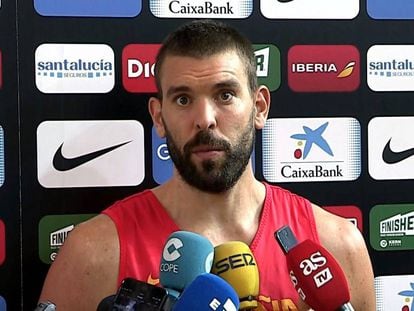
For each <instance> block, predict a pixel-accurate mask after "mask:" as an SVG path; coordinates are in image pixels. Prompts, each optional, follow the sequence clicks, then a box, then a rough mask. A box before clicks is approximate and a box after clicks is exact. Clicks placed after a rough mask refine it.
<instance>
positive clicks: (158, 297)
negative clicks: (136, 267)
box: [97, 278, 171, 311]
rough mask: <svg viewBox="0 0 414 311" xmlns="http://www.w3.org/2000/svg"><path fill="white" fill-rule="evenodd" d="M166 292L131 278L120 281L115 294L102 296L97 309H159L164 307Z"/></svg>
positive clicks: (153, 310) (154, 310) (107, 310)
mask: <svg viewBox="0 0 414 311" xmlns="http://www.w3.org/2000/svg"><path fill="white" fill-rule="evenodd" d="M167 296H168V292H167V290H166V289H164V288H162V287H157V286H155V285H152V284H148V283H146V282H142V281H138V280H136V279H133V278H126V279H124V280H123V281H122V283H121V286H120V287H119V289H118V292H117V293H116V295H110V296H108V297H106V298H104V299H103V300H102V301H101V302H100V303H99V305H98V308H97V311H121V310H145V311H160V310H171V308H170V309H164V306H165V303H166V301H167V299H168V297H167Z"/></svg>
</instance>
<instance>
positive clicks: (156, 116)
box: [148, 97, 165, 138]
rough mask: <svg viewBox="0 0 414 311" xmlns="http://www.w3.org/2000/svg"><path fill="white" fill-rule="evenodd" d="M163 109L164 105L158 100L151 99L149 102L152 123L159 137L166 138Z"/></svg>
mask: <svg viewBox="0 0 414 311" xmlns="http://www.w3.org/2000/svg"><path fill="white" fill-rule="evenodd" d="M161 107H162V103H161V101H160V100H159V99H158V98H156V97H150V99H149V100H148V111H149V113H150V115H151V118H152V123H153V124H154V127H155V130H156V131H157V134H158V136H159V137H161V138H164V137H165V128H164V122H163V120H162V114H161Z"/></svg>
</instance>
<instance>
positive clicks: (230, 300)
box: [172, 273, 239, 311]
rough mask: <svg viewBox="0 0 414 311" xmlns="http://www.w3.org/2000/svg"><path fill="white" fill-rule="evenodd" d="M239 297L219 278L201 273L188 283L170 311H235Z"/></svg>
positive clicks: (237, 307)
mask: <svg viewBox="0 0 414 311" xmlns="http://www.w3.org/2000/svg"><path fill="white" fill-rule="evenodd" d="M238 309H239V297H238V296H237V293H236V292H235V290H234V289H233V288H232V287H231V285H230V284H229V283H227V282H226V281H225V280H223V279H222V278H221V277H219V276H217V275H214V274H211V273H203V274H200V275H199V276H197V277H196V278H195V279H194V281H193V282H191V283H190V285H188V286H187V287H186V288H185V289H184V292H183V293H182V295H181V297H180V298H179V299H178V301H177V303H176V304H175V306H174V308H173V309H172V311H189V310H197V311H212V310H214V311H237V310H238Z"/></svg>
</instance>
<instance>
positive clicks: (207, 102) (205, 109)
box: [194, 98, 217, 130]
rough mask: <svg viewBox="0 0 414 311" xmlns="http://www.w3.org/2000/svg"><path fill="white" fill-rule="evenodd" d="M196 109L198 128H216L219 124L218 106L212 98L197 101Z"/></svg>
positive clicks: (195, 119)
mask: <svg viewBox="0 0 414 311" xmlns="http://www.w3.org/2000/svg"><path fill="white" fill-rule="evenodd" d="M195 106H196V109H195V111H194V123H195V126H196V127H197V129H199V130H206V129H210V130H211V129H214V128H215V127H216V126H217V120H216V107H215V103H214V101H213V100H212V99H208V98H202V99H200V100H198V101H197V103H196V105H195Z"/></svg>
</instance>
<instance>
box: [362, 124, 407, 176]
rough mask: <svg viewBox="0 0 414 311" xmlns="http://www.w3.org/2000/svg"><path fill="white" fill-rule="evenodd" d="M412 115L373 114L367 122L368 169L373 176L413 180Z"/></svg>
mask: <svg viewBox="0 0 414 311" xmlns="http://www.w3.org/2000/svg"><path fill="white" fill-rule="evenodd" d="M413 131H414V117H410V116H407V117H406V116H395V117H375V118H372V119H371V120H370V121H369V123H368V171H369V174H370V176H371V177H372V178H374V179H377V180H387V179H414V142H413V140H412V136H413V135H412V133H413Z"/></svg>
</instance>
